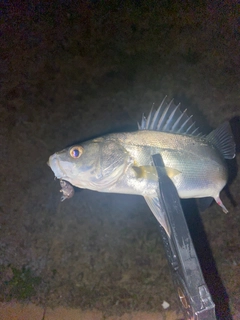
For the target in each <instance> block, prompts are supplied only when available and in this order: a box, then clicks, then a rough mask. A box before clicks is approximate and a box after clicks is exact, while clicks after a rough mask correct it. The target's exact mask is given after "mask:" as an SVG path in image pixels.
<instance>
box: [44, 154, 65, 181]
mask: <svg viewBox="0 0 240 320" xmlns="http://www.w3.org/2000/svg"><path fill="white" fill-rule="evenodd" d="M47 164H48V165H49V167H50V168H51V169H52V171H53V173H54V174H55V177H56V178H57V179H63V180H67V178H68V176H67V175H66V172H65V171H64V169H63V167H62V166H61V164H60V161H59V159H58V157H57V156H56V154H54V155H52V156H50V158H49V160H48V162H47Z"/></svg>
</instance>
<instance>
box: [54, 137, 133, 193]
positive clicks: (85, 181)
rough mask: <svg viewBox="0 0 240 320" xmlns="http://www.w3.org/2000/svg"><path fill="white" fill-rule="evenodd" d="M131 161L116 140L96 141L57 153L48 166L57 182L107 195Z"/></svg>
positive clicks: (102, 139) (103, 139)
mask: <svg viewBox="0 0 240 320" xmlns="http://www.w3.org/2000/svg"><path fill="white" fill-rule="evenodd" d="M131 163H132V160H131V158H130V156H129V154H128V152H127V151H126V150H125V148H124V147H123V146H121V145H120V144H119V143H118V142H117V141H116V140H114V139H113V140H111V139H108V138H104V137H103V138H102V137H100V138H97V139H93V140H90V141H87V142H84V143H82V144H81V145H74V146H72V147H70V148H67V149H64V150H62V151H60V152H56V153H54V154H53V155H51V156H50V158H49V161H48V165H49V166H50V167H51V169H52V171H53V172H54V174H55V176H56V178H57V179H62V180H65V181H68V182H70V183H71V184H72V185H74V186H76V187H79V188H84V189H91V190H97V191H108V190H110V189H111V187H112V186H113V185H114V184H115V183H116V181H117V180H118V179H119V178H120V177H121V175H122V174H124V172H125V170H126V168H127V167H128V166H129V165H130V164H131Z"/></svg>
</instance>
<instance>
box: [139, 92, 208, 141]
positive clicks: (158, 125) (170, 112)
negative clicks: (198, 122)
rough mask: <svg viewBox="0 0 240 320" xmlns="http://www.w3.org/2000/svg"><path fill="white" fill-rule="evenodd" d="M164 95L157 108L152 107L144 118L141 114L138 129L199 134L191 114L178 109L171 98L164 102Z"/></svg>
mask: <svg viewBox="0 0 240 320" xmlns="http://www.w3.org/2000/svg"><path fill="white" fill-rule="evenodd" d="M165 100H166V97H165V98H164V99H163V101H162V103H161V104H160V106H159V107H158V109H157V110H154V109H153V107H152V109H151V111H150V113H149V115H148V117H147V118H146V117H145V115H144V114H143V115H142V121H141V124H138V129H139V130H153V131H162V132H171V133H178V134H187V135H194V136H201V135H202V134H201V133H200V132H199V130H198V128H196V126H195V122H193V120H192V116H190V117H189V116H188V115H187V113H186V111H187V110H184V111H183V112H182V111H181V110H180V108H179V106H180V103H179V104H178V105H175V104H174V103H173V100H171V101H170V102H169V103H166V102H165Z"/></svg>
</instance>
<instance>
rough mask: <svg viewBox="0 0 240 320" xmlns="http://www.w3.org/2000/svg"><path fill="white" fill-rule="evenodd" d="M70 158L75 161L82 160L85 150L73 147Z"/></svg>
mask: <svg viewBox="0 0 240 320" xmlns="http://www.w3.org/2000/svg"><path fill="white" fill-rule="evenodd" d="M69 153H70V156H71V157H72V158H74V159H77V158H80V157H81V155H82V153H83V148H82V147H72V149H70V151H69Z"/></svg>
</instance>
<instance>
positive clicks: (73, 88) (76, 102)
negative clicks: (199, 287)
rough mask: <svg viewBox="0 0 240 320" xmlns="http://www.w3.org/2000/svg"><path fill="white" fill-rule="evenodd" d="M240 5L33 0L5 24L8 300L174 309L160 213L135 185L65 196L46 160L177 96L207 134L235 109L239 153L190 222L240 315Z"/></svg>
mask: <svg viewBox="0 0 240 320" xmlns="http://www.w3.org/2000/svg"><path fill="white" fill-rule="evenodd" d="M239 13H240V8H239V4H238V2H237V1H236V2H235V1H226V0H225V1H194V2H191V1H188V2H186V5H183V4H180V2H178V1H171V2H170V1H153V0H149V1H147V0H145V1H144V0H142V1H130V0H129V1H106V2H105V1H104V2H101V1H80V2H79V3H78V5H76V2H74V1H59V2H57V1H53V2H52V3H51V4H46V3H44V2H42V3H40V2H38V1H31V5H27V4H24V3H21V4H20V3H19V5H18V6H17V5H16V6H14V5H9V6H8V7H6V9H5V10H3V14H2V15H1V25H0V32H1V38H0V48H1V49H0V79H1V86H0V90H1V94H0V177H1V183H0V228H1V229H0V230H1V233H0V274H1V277H0V300H1V301H10V300H21V301H22V300H23V301H31V302H33V303H35V304H38V305H41V306H47V307H56V306H67V307H80V308H82V309H83V310H91V309H94V310H99V311H103V312H104V314H105V315H106V316H109V315H121V314H123V313H125V312H132V311H144V312H155V311H157V312H161V311H162V310H163V309H162V305H161V304H162V302H163V301H164V300H166V301H167V302H168V303H169V304H170V307H169V310H170V311H174V312H175V311H176V312H178V311H179V307H178V303H177V297H176V294H175V290H174V288H173V286H172V282H171V276H170V274H169V268H168V264H167V261H166V257H165V255H164V251H163V247H162V242H161V236H160V234H159V227H158V223H157V221H156V220H155V218H154V217H153V215H152V214H151V212H150V210H149V209H148V207H147V205H146V204H145V202H144V199H142V198H141V197H137V196H130V195H117V194H104V193H102V194H101V193H97V192H93V191H89V190H76V191H79V192H76V193H75V196H74V197H73V198H72V199H70V200H68V201H64V202H63V203H61V202H60V193H59V189H60V187H59V183H58V182H57V181H54V179H53V174H52V172H51V170H50V168H49V167H48V166H47V165H46V162H47V160H48V157H49V156H50V155H51V154H53V153H54V152H55V151H58V150H61V149H63V148H64V147H66V146H68V145H71V144H73V143H74V142H76V141H83V140H86V139H89V138H91V137H93V136H99V135H102V134H104V133H108V132H115V131H126V130H134V129H136V128H137V126H136V123H137V121H139V120H140V118H141V114H142V112H145V113H147V112H148V111H149V109H150V107H151V105H152V103H156V104H158V103H159V102H161V99H162V98H163V97H164V96H165V95H168V97H169V99H170V98H172V97H173V98H175V100H176V102H180V101H181V102H182V105H183V108H185V107H187V108H188V110H189V113H192V114H193V115H194V117H195V119H197V122H198V123H199V125H200V127H201V128H202V131H203V132H205V133H208V132H209V131H210V130H211V129H213V128H215V127H217V126H218V125H219V124H221V123H222V122H223V121H225V120H230V123H231V125H232V128H233V131H234V135H235V139H236V143H237V151H238V153H237V157H236V159H235V160H233V161H229V167H230V183H229V185H228V188H226V190H225V191H223V192H222V200H223V202H224V204H225V205H226V207H227V208H228V209H229V213H228V214H227V215H225V214H223V213H222V211H221V210H220V208H219V207H218V206H217V205H215V204H213V205H212V206H211V207H210V208H209V209H207V210H206V211H205V212H204V213H203V214H201V216H200V215H199V213H198V212H197V210H195V211H194V213H192V214H191V215H190V214H189V213H190V209H191V205H192V202H191V201H190V202H188V201H185V202H184V203H183V206H184V208H185V211H186V216H187V220H188V223H189V228H190V231H191V234H192V237H193V240H194V243H195V247H196V250H197V253H198V256H199V260H200V263H201V266H202V269H203V273H204V276H205V279H206V282H207V284H208V286H209V289H210V291H211V294H212V296H213V300H214V302H215V303H216V309H217V314H218V317H219V319H223V320H226V319H233V317H234V319H240V315H239V314H240V234H239V230H240V229H239V222H240V215H239V213H240V209H239V202H240V200H239V190H240V178H239V175H237V163H239V143H240V126H239V120H240V107H239V100H240V60H239V49H240V46H239V43H240V21H239Z"/></svg>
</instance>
